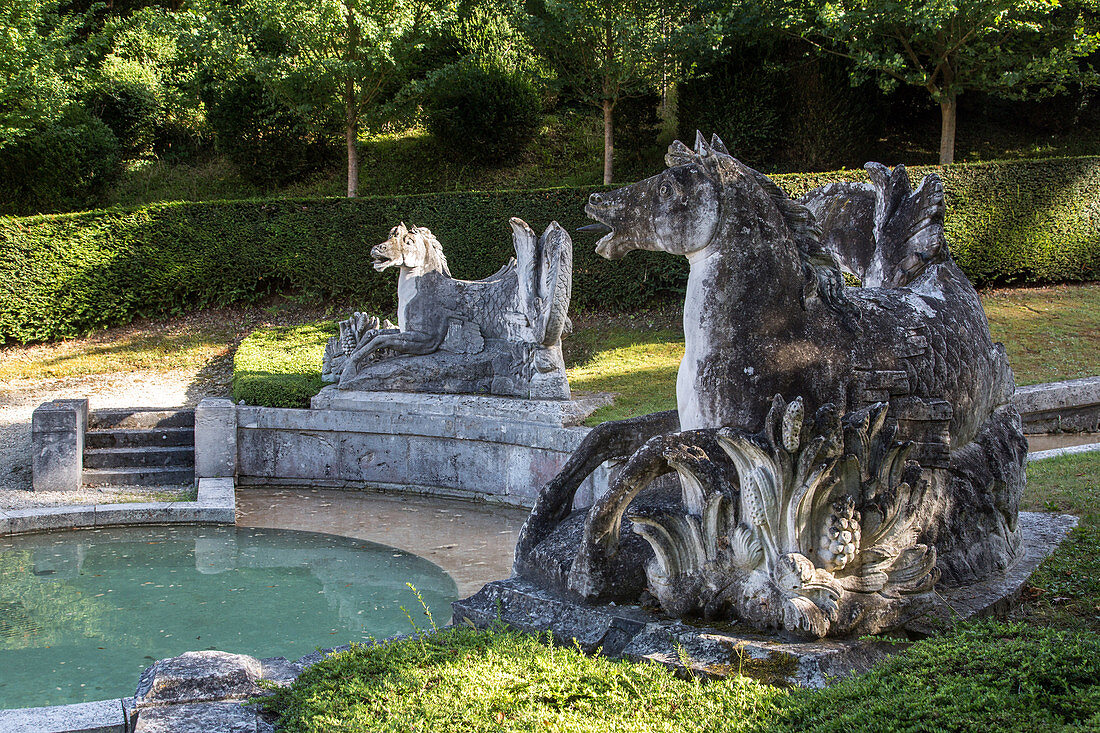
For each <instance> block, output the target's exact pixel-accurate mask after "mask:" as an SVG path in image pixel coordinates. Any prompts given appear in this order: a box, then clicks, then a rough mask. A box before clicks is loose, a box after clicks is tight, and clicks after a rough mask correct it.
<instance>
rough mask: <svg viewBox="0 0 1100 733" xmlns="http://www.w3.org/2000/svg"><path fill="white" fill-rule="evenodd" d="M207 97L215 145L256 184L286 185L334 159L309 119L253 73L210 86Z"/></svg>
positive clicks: (205, 96) (209, 121) (206, 90)
mask: <svg viewBox="0 0 1100 733" xmlns="http://www.w3.org/2000/svg"><path fill="white" fill-rule="evenodd" d="M203 96H204V98H203V101H204V102H205V103H206V105H207V109H208V111H207V115H206V121H207V124H208V125H209V126H210V129H211V130H212V131H213V133H214V136H215V141H216V142H215V145H216V147H217V148H218V150H219V151H221V152H223V153H225V154H226V155H228V156H229V159H230V160H232V161H233V163H234V164H235V165H236V166H237V168H238V169H240V171H241V173H242V174H243V175H244V176H245V177H246V178H247V179H248V180H249V181H250V182H251V183H253V184H255V185H257V186H261V187H273V186H282V185H286V184H288V183H291V182H293V181H295V180H297V179H299V178H301V177H302V176H304V175H306V174H307V173H310V172H312V171H314V170H316V169H317V168H319V167H320V166H321V165H322V164H324V163H326V162H328V161H329V160H330V159H331V158H332V151H331V150H330V149H329V146H328V145H327V144H326V143H324V142H323V141H321V140H319V139H318V138H317V136H316V135H315V134H314V132H313V131H312V130H311V129H310V125H309V121H308V120H307V119H306V118H305V116H304V115H302V114H300V113H299V112H298V111H297V110H295V109H293V108H292V107H291V106H290V105H288V104H286V103H285V102H283V101H282V100H280V99H277V98H275V97H274V95H273V94H272V93H271V92H270V90H268V89H267V88H266V87H265V86H264V84H263V83H262V82H261V81H260V80H259V79H258V78H256V77H255V76H254V75H244V76H239V77H236V78H234V79H230V80H228V81H226V82H224V83H223V84H221V85H218V86H214V85H209V86H207V87H206V88H205V90H204V92H203Z"/></svg>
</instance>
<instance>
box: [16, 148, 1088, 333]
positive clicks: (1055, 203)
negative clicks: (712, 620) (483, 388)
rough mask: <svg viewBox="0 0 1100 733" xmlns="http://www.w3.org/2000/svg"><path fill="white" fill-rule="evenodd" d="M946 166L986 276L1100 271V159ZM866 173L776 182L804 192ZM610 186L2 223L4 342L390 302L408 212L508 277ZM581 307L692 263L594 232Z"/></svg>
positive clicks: (623, 298) (226, 205)
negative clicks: (607, 240)
mask: <svg viewBox="0 0 1100 733" xmlns="http://www.w3.org/2000/svg"><path fill="white" fill-rule="evenodd" d="M929 170H937V171H938V172H939V173H940V175H941V176H942V177H943V179H944V184H945V188H946V192H947V199H948V220H947V230H948V239H949V241H950V243H951V247H952V249H953V251H954V253H955V257H956V259H957V260H958V261H959V263H960V265H962V267H963V269H964V270H966V272H967V274H969V275H970V277H971V278H972V279H974V280H975V282H977V283H978V284H983V283H991V282H1014V281H1015V282H1020V281H1023V282H1041V281H1065V280H1091V279H1097V278H1100V158H1095V157H1092V158H1063V159H1050V160H1039V161H1019V162H1009V163H989V164H958V165H953V166H948V167H946V168H935V169H933V168H918V169H916V170H915V171H914V179H917V178H918V176H919V175H921V174H923V173H925V172H928V171H929ZM863 175H864V174H863V172H862V171H837V172H834V173H824V174H794V175H781V176H776V177H775V178H776V180H777V181H778V182H779V183H780V184H781V185H783V186H784V187H786V188H787V189H788V190H789V191H791V192H792V193H793V194H796V195H797V194H799V193H801V192H803V191H805V190H807V189H809V188H811V187H813V186H819V185H823V184H825V183H828V182H830V181H836V180H844V179H852V178H856V177H862V176H863ZM596 190H601V189H600V188H596V187H583V188H557V189H545V190H535V191H499V192H491V193H477V192H469V193H467V192H464V193H440V194H424V195H416V196H387V197H372V198H362V199H352V200H349V199H311V200H294V199H274V200H271V199H269V200H255V201H211V202H177V203H161V204H152V205H148V206H143V207H139V208H134V209H125V210H124V209H108V210H103V211H90V212H84V213H78V214H62V215H55V216H38V217H26V218H0V343H6V342H9V341H17V342H29V341H40V340H45V339H52V338H61V337H69V336H75V335H79V334H81V333H85V332H88V331H90V330H93V329H96V328H100V327H105V326H109V325H112V324H118V323H125V322H128V321H130V320H132V319H133V318H135V317H139V316H163V315H169V314H175V313H180V312H184V311H187V310H191V309H194V308H198V307H202V306H206V305H219V304H225V303H229V302H234V301H251V300H255V299H258V298H260V297H262V296H264V295H267V294H270V293H275V292H280V293H297V294H299V295H301V296H303V297H308V298H317V299H324V298H329V297H346V298H350V299H353V300H354V301H355V302H357V303H361V304H362V307H363V308H366V309H372V310H379V311H389V310H392V308H393V307H394V303H395V302H396V278H395V277H394V276H393V274H392V273H388V272H387V273H384V274H382V275H379V274H378V273H375V272H374V271H373V269H372V268H371V266H370V257H369V250H370V248H371V247H372V246H373V245H374V244H376V243H377V242H379V241H381V240H382V239H384V238H385V236H386V235H387V233H388V231H389V228H390V227H391V226H393V225H394V224H395V223H397V222H398V221H405V222H407V223H409V224H417V225H421V226H427V227H429V228H431V229H432V231H433V232H435V233H436V235H437V236H439V238H440V240H441V241H442V242H443V244H444V247H445V249H446V252H447V258H448V261H449V262H450V264H451V271H452V272H453V273H454V275H455V277H462V278H477V277H484V276H486V275H489V274H491V273H493V272H495V271H496V270H497V269H498V268H499V267H500V266H501V264H503V263H504V262H505V261H506V260H507V259H508V257H510V256H512V254H513V250H512V242H511V236H510V231H509V229H508V224H507V222H508V218H509V217H510V216H519V217H522V218H523V219H525V220H527V221H528V222H529V223H530V224H531V225H532V226H533V227H534V228H535V229H537V230H541V229H542V228H543V227H545V226H546V224H547V223H548V222H549V221H550V220H551V219H556V220H558V221H559V222H560V223H561V224H562V225H563V226H564V227H566V229H568V230H572V229H574V228H576V227H578V226H581V225H583V224H585V223H587V219H586V218H585V216H584V211H583V208H584V202H585V201H586V199H587V197H588V195H589V194H590V193H592V192H593V191H596ZM577 239H578V246H577V247H576V250H575V253H574V281H573V282H574V285H573V302H574V304H576V305H577V306H580V307H591V306H602V307H608V306H614V307H618V308H631V307H636V306H639V305H642V304H644V303H647V302H650V301H653V300H655V299H659V298H662V297H667V296H669V295H672V294H679V293H682V292H683V289H684V284H685V280H686V274H687V267H686V263H685V261H684V260H683V258H680V257H669V256H667V255H665V254H663V253H654V252H636V253H632V254H631V255H630V256H629V257H627V258H626V259H624V260H621V261H619V262H608V261H606V260H603V259H602V258H600V257H599V256H597V255H596V254H595V253H594V252H593V250H592V242H591V239H590V238H588V237H578V238H577Z"/></svg>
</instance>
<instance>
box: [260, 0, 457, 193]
mask: <svg viewBox="0 0 1100 733" xmlns="http://www.w3.org/2000/svg"><path fill="white" fill-rule="evenodd" d="M443 2H446V0H249V1H248V2H246V3H245V4H243V7H245V8H247V9H248V10H250V11H251V12H253V13H255V17H256V18H258V19H259V20H261V22H263V23H264V24H265V25H266V27H267V29H269V30H270V31H271V36H272V37H274V38H276V39H277V41H278V42H279V43H281V44H282V48H280V49H277V52H276V53H268V54H267V55H266V58H264V59H263V60H262V61H261V62H260V64H259V65H258V70H259V71H261V72H262V73H263V75H264V77H265V79H266V80H267V81H268V83H270V84H271V85H272V88H273V89H275V90H276V91H277V92H278V93H279V94H280V95H281V96H283V97H284V98H286V99H288V100H289V101H291V102H292V103H294V104H295V106H297V107H298V108H300V109H304V110H313V111H315V112H317V113H318V114H317V116H318V117H321V116H323V115H324V113H325V112H326V111H327V110H328V109H329V108H331V106H332V102H333V101H336V102H338V103H339V106H340V110H341V120H340V124H341V126H342V127H343V131H344V138H345V141H346V144H347V163H348V186H347V195H348V196H349V197H354V196H356V195H358V188H359V153H358V140H359V129H360V125H361V123H362V122H363V121H364V120H365V119H366V120H368V121H376V120H377V119H379V113H380V112H381V109H382V105H381V104H380V101H381V100H382V98H383V96H384V95H385V94H386V93H387V92H389V91H391V90H392V89H393V85H394V83H395V82H396V81H398V79H399V77H400V73H401V70H402V64H403V63H404V62H405V60H406V59H407V57H408V55H409V54H411V53H412V52H413V51H414V50H415V48H416V47H417V46H418V45H419V44H420V43H422V42H423V40H424V39H425V38H426V37H427V36H428V34H429V33H430V32H431V31H432V30H434V28H435V27H436V26H437V25H438V24H440V23H441V22H443V21H444V20H445V19H446V18H447V17H448V16H449V12H450V11H449V8H448V7H447V6H445V5H442V3H443ZM273 50H274V49H273Z"/></svg>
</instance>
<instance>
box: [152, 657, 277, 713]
mask: <svg viewBox="0 0 1100 733" xmlns="http://www.w3.org/2000/svg"><path fill="white" fill-rule="evenodd" d="M262 671H263V665H262V664H261V663H260V660H258V659H256V658H254V657H249V656H246V655H244V654H230V653H228V652H219V651H201V652H184V653H183V654H181V655H180V656H178V657H171V658H169V659H161V660H159V661H158V662H156V663H155V664H153V665H152V666H151V667H149V668H148V669H146V670H145V671H144V672H142V673H141V678H140V679H139V680H138V686H137V692H136V693H135V694H134V701H135V707H136V708H137V709H138V710H139V711H141V710H142V709H143V708H146V707H149V706H158V705H179V704H183V703H193V702H206V701H212V700H240V699H243V698H247V697H250V696H252V695H259V694H262V690H261V689H260V687H259V686H258V685H257V684H256V682H257V680H259V679H260V676H261V673H262Z"/></svg>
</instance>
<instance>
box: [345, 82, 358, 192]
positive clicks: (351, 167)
mask: <svg viewBox="0 0 1100 733" xmlns="http://www.w3.org/2000/svg"><path fill="white" fill-rule="evenodd" d="M344 133H345V135H346V137H347V141H348V198H349V199H353V198H355V197H356V196H358V195H359V120H357V119H355V114H354V103H353V102H351V101H349V102H348V103H347V117H346V122H345V126H344Z"/></svg>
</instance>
